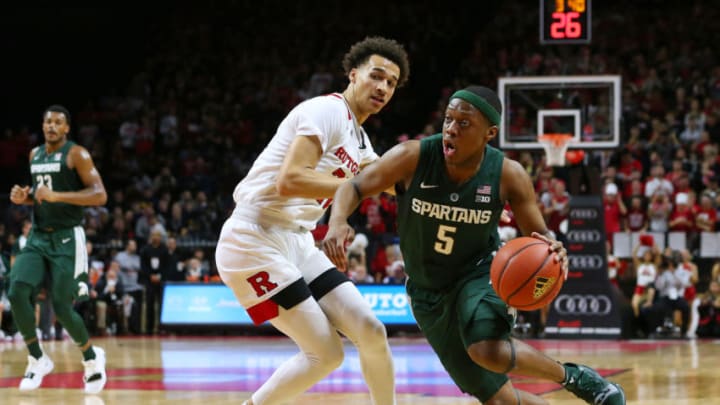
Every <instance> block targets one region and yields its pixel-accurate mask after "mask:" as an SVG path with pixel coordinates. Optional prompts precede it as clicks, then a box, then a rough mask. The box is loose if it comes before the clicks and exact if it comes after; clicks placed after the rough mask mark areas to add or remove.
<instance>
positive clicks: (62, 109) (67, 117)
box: [43, 104, 70, 125]
mask: <svg viewBox="0 0 720 405" xmlns="http://www.w3.org/2000/svg"><path fill="white" fill-rule="evenodd" d="M48 112H56V113H62V114H64V115H65V122H67V124H68V125H70V111H68V109H67V108H65V107H63V106H61V105H60V104H53V105H51V106H50V107H48V108H46V109H45V111H43V120H44V119H45V115H47V113H48Z"/></svg>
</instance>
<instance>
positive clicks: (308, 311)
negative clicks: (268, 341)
mask: <svg viewBox="0 0 720 405" xmlns="http://www.w3.org/2000/svg"><path fill="white" fill-rule="evenodd" d="M270 323H272V325H273V326H275V327H276V328H277V329H278V330H279V331H281V332H283V333H284V334H286V335H287V336H288V337H290V338H291V339H292V340H293V341H294V342H295V343H296V344H297V345H298V346H299V347H300V350H301V351H300V353H298V354H296V355H295V356H293V357H292V358H290V359H288V360H287V361H285V362H284V363H283V364H282V365H280V367H279V368H278V369H277V370H275V372H274V373H273V375H272V376H270V378H269V379H268V380H267V381H265V383H264V384H263V385H262V386H261V387H260V388H259V389H258V390H257V391H255V393H254V394H253V395H252V398H251V399H252V403H253V405H275V404H281V403H285V402H287V401H290V400H292V399H294V398H295V397H297V396H299V395H300V394H302V393H303V392H305V391H306V390H307V389H308V388H310V387H312V386H313V384H315V383H316V382H318V381H320V380H321V379H323V378H324V377H325V376H327V375H328V374H330V373H331V372H332V371H333V370H335V369H336V368H338V367H339V366H340V364H342V361H343V356H344V353H343V346H342V341H341V340H340V336H338V334H337V331H336V330H335V328H334V327H333V326H332V325H331V324H330V321H328V319H327V317H326V316H325V314H324V313H323V311H322V309H320V306H319V305H318V303H317V302H316V301H315V300H314V299H313V298H312V297H311V298H308V299H306V300H305V301H303V302H301V303H300V304H298V305H296V306H294V307H293V308H290V309H289V310H287V311H286V310H284V309H282V308H280V315H279V316H278V317H277V318H275V319H272V320H271V321H270Z"/></svg>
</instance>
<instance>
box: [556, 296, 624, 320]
mask: <svg viewBox="0 0 720 405" xmlns="http://www.w3.org/2000/svg"><path fill="white" fill-rule="evenodd" d="M553 306H554V308H555V310H556V311H557V312H558V314H560V315H591V316H603V315H608V314H609V313H610V311H611V310H612V300H611V299H610V297H608V296H607V295H593V294H573V295H566V294H561V295H559V296H558V297H557V298H556V299H555V302H554V303H553Z"/></svg>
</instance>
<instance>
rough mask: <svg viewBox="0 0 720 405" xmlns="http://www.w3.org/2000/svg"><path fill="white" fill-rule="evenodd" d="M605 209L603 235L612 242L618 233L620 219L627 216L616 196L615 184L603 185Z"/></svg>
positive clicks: (616, 188)
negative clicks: (614, 235)
mask: <svg viewBox="0 0 720 405" xmlns="http://www.w3.org/2000/svg"><path fill="white" fill-rule="evenodd" d="M603 206H604V208H605V234H606V236H607V239H608V240H612V238H613V234H614V233H615V232H620V231H621V230H622V229H621V224H622V219H623V217H624V216H625V214H627V208H625V204H624V203H623V201H622V198H620V197H619V196H618V187H617V185H615V183H608V184H606V185H605V198H604V199H603Z"/></svg>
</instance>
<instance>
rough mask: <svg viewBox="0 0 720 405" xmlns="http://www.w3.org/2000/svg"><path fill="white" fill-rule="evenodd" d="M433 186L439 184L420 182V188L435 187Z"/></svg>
mask: <svg viewBox="0 0 720 405" xmlns="http://www.w3.org/2000/svg"><path fill="white" fill-rule="evenodd" d="M435 187H440V186H439V185H437V184H425V182H424V181H422V182H420V188H435Z"/></svg>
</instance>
